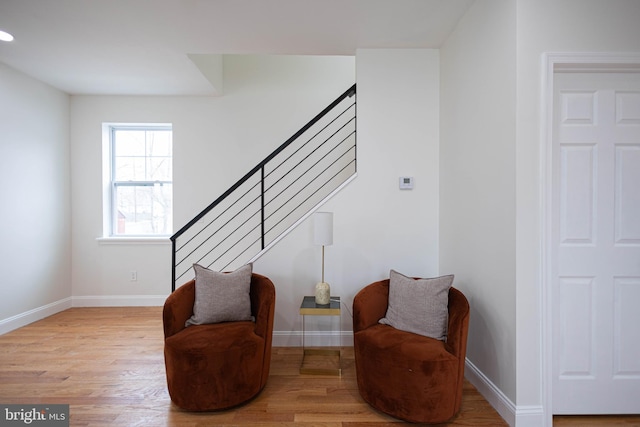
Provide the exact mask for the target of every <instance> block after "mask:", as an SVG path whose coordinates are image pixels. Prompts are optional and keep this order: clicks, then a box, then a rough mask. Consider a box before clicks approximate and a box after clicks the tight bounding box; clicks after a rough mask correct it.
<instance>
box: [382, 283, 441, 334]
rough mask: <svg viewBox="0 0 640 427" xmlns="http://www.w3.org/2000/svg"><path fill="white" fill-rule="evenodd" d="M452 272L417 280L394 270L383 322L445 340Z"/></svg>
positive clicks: (403, 329)
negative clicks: (446, 274) (447, 274)
mask: <svg viewBox="0 0 640 427" xmlns="http://www.w3.org/2000/svg"><path fill="white" fill-rule="evenodd" d="M452 283H453V275H449V276H442V277H436V278H432V279H414V278H412V277H407V276H405V275H403V274H400V273H398V272H397V271H395V270H391V273H390V274H389V303H388V306H387V313H386V314H385V317H383V318H382V319H380V320H379V322H380V323H382V324H384V325H390V326H393V327H394V328H396V329H400V330H402V331H407V332H413V333H415V334H420V335H424V336H427V337H431V338H435V339H437V340H441V341H446V339H447V326H448V324H449V288H451V285H452Z"/></svg>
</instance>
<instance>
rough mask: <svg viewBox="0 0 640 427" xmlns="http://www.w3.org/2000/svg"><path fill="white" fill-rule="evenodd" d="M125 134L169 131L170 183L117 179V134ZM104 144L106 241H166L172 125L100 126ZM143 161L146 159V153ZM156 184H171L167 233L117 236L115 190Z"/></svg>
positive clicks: (171, 181)
mask: <svg viewBox="0 0 640 427" xmlns="http://www.w3.org/2000/svg"><path fill="white" fill-rule="evenodd" d="M123 130H124V131H126V130H134V131H170V132H171V156H170V159H171V164H172V167H171V180H170V181H167V180H135V181H134V180H127V181H123V180H117V179H116V176H115V174H116V160H117V159H116V157H117V155H116V154H117V153H116V132H118V131H123ZM105 139H106V141H104V140H105ZM103 142H105V143H106V145H107V147H105V148H106V149H105V150H103V154H105V155H106V156H107V157H108V158H107V159H106V162H105V163H104V165H105V166H106V169H107V170H106V171H104V173H103V177H104V179H105V181H106V182H105V184H106V186H105V193H106V194H105V196H104V198H103V199H104V201H105V202H106V203H105V204H106V206H104V213H103V214H104V216H105V218H104V221H103V225H104V233H103V234H104V238H108V239H114V240H115V239H117V240H123V239H133V240H141V239H166V238H168V237H169V236H171V235H172V234H173V232H172V229H173V125H172V124H171V123H105V124H103ZM144 157H145V161H146V159H147V158H148V157H149V156H147V155H146V153H145V156H144ZM156 185H161V186H163V185H171V186H172V188H171V208H170V216H171V220H172V221H171V222H172V224H171V225H170V230H169V232H168V233H166V234H165V233H148V234H141V233H128V234H127V233H125V234H118V233H117V230H118V205H117V194H118V191H117V190H118V188H124V187H137V188H140V187H154V186H156Z"/></svg>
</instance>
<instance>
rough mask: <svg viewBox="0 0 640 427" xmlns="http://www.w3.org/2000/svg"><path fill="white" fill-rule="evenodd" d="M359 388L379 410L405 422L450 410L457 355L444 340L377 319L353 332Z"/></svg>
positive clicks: (444, 415)
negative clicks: (392, 325) (452, 352)
mask: <svg viewBox="0 0 640 427" xmlns="http://www.w3.org/2000/svg"><path fill="white" fill-rule="evenodd" d="M354 349H355V358H356V367H357V371H358V377H357V380H358V389H359V390H360V394H361V395H362V397H363V399H364V400H365V401H367V402H368V403H369V404H371V405H372V406H373V407H375V408H378V409H379V410H381V411H383V412H385V413H388V414H391V415H393V416H395V417H398V418H401V419H405V420H408V421H420V420H425V419H447V418H449V416H450V415H447V414H453V413H454V409H453V408H454V406H455V399H454V398H451V396H455V395H456V393H455V389H456V387H457V386H458V384H457V382H456V381H451V379H455V378H457V371H458V359H457V358H456V357H455V356H454V355H452V354H451V353H450V352H449V351H448V349H447V344H446V343H445V342H443V341H440V340H437V339H434V338H430V337H425V336H423V335H418V334H414V333H411V332H405V331H400V330H398V329H395V328H393V327H391V326H388V325H382V324H377V325H375V326H371V327H369V328H367V329H363V330H361V331H358V332H356V333H355V334H354Z"/></svg>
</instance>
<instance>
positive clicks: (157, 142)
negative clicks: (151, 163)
mask: <svg viewBox="0 0 640 427" xmlns="http://www.w3.org/2000/svg"><path fill="white" fill-rule="evenodd" d="M171 134H172V133H171V131H169V130H152V131H147V135H146V140H147V147H146V148H147V151H146V153H147V156H171Z"/></svg>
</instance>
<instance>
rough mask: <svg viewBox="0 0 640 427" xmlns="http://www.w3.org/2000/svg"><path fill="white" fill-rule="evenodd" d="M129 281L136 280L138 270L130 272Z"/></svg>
mask: <svg viewBox="0 0 640 427" xmlns="http://www.w3.org/2000/svg"><path fill="white" fill-rule="evenodd" d="M131 281H132V282H137V281H138V272H137V271H132V272H131Z"/></svg>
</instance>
